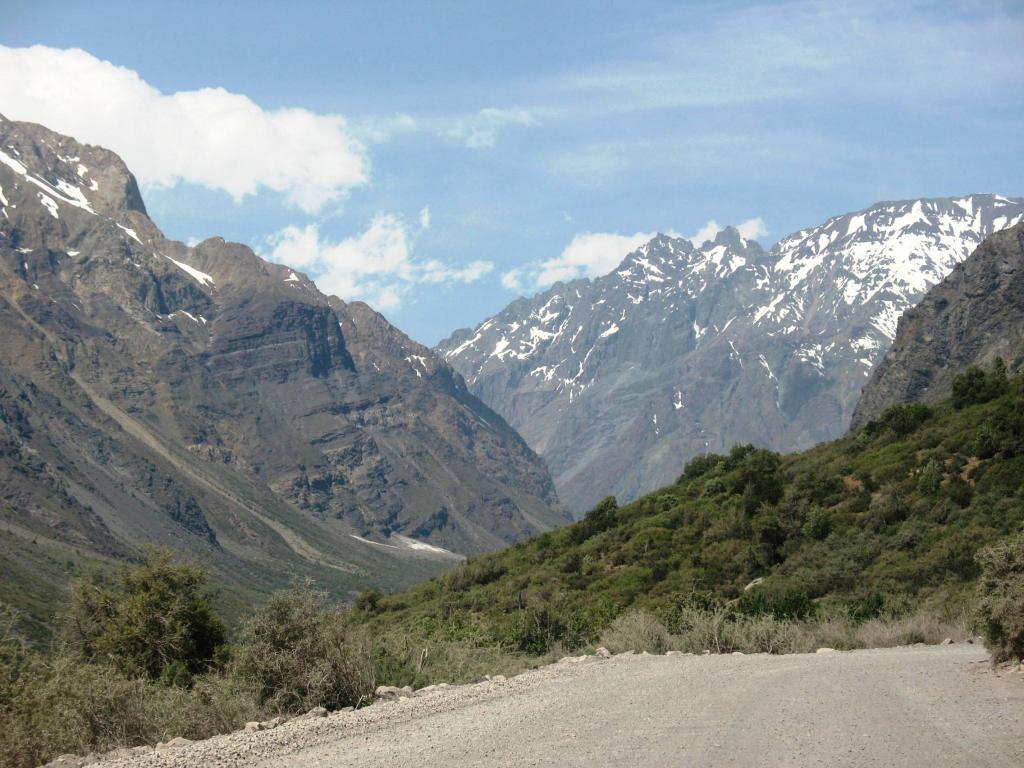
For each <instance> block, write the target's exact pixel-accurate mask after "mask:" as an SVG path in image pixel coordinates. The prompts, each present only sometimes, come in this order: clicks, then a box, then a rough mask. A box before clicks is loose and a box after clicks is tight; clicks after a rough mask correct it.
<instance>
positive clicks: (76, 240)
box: [0, 120, 563, 589]
mask: <svg viewBox="0 0 1024 768" xmlns="http://www.w3.org/2000/svg"><path fill="white" fill-rule="evenodd" d="M0 319H2V324H3V325H2V327H3V334H2V335H0V527H2V528H3V533H2V534H0V542H2V544H0V547H2V549H3V550H4V552H3V554H4V557H0V561H3V560H5V558H6V563H7V564H6V566H5V567H6V568H8V569H19V568H20V569H22V570H21V571H18V574H20V576H19V577H18V578H20V577H21V576H24V575H25V574H30V573H32V571H33V568H36V567H38V568H42V567H43V561H44V560H45V561H46V562H48V563H51V565H52V563H55V562H57V561H58V560H59V559H60V558H61V557H62V556H63V555H62V553H65V552H75V551H77V552H78V553H79V554H83V553H88V554H89V555H90V556H102V557H123V556H126V555H128V554H130V553H132V552H134V551H137V547H138V546H139V545H141V544H146V543H159V544H169V545H171V546H173V547H177V548H179V549H182V550H185V551H187V552H190V553H197V556H199V557H200V558H201V559H206V560H209V561H210V562H212V563H214V564H215V565H216V566H217V567H218V568H221V569H222V570H226V571H229V572H230V573H231V574H233V575H234V577H236V579H237V580H239V581H247V582H248V581H251V583H252V586H253V587H254V588H261V587H264V586H268V585H272V584H276V583H280V582H283V581H286V580H287V578H288V576H289V574H295V573H299V574H301V573H313V574H314V575H317V576H318V577H320V578H327V579H328V580H333V582H335V583H337V584H339V585H340V586H342V587H345V588H351V589H355V588H358V587H361V586H363V585H366V584H384V585H387V584H398V583H408V582H409V581H411V580H413V579H416V578H420V577H422V576H423V575H424V574H425V573H429V572H435V571H436V570H438V569H439V568H441V567H443V566H444V564H445V563H446V562H450V561H451V558H452V556H451V554H450V553H445V552H443V551H442V549H441V548H443V549H444V550H453V551H455V552H460V553H473V552H480V551H483V550H489V549H495V548H498V547H501V546H503V545H505V544H508V543H510V542H513V541H517V540H519V539H522V538H524V537H527V536H529V535H530V534H532V533H535V532H537V531H541V530H545V529H548V528H550V527H552V526H554V525H557V524H559V522H562V521H563V517H562V516H561V514H560V513H557V512H556V511H554V510H553V507H554V506H555V505H557V498H556V496H555V491H554V486H553V484H552V481H551V478H550V476H549V474H548V471H547V469H546V467H545V465H544V462H543V461H542V460H540V459H539V458H538V457H537V456H536V455H535V454H534V453H533V452H532V451H531V450H530V449H529V448H528V447H527V445H526V443H525V442H523V440H522V439H521V438H520V437H519V436H518V434H517V433H516V432H515V431H514V430H513V429H511V428H510V427H509V426H508V425H507V424H506V423H505V421H504V420H502V418H501V417H500V416H498V415H497V414H495V413H494V412H493V411H491V410H490V409H489V408H488V407H487V406H485V405H483V404H482V403H481V402H480V401H479V400H477V398H476V397H474V396H473V395H471V394H470V393H469V392H468V391H467V389H466V386H465V384H464V382H463V380H462V378H461V377H460V376H459V375H458V374H456V373H455V372H454V371H453V370H452V369H451V368H450V367H449V366H448V365H447V364H446V363H445V362H444V361H443V360H441V359H439V358H438V357H437V356H436V355H434V354H433V353H432V352H431V351H430V350H429V349H426V348H424V347H422V346H420V345H418V344H416V343H415V342H413V341H411V340H410V339H408V338H407V337H406V336H405V335H403V334H402V333H400V332H399V331H398V330H397V329H395V328H393V327H392V326H391V325H389V324H388V323H387V321H386V320H384V318H383V317H381V316H380V315H378V314H377V313H375V312H374V311H373V310H371V309H370V308H369V307H367V306H366V305H364V304H359V303H354V304H346V303H344V302H342V301H340V300H338V299H336V298H329V297H326V296H324V295H323V294H321V293H319V291H317V289H316V287H315V286H314V284H313V283H312V282H311V281H309V280H308V279H307V278H305V277H304V276H302V275H299V274H297V273H294V272H292V271H291V270H289V269H288V268H286V267H284V266H280V265H275V264H270V263H267V262H265V261H263V260H262V259H260V258H259V257H257V256H256V255H255V254H254V253H252V251H250V250H249V249H248V248H245V247H244V246H241V245H237V244H232V243H226V242H224V241H223V240H221V239H219V238H215V239H211V240H207V241H205V242H203V243H201V244H199V245H198V246H197V247H195V248H187V247H185V246H184V245H182V244H181V243H178V242H173V241H170V240H167V239H165V238H164V237H163V236H162V234H161V233H160V231H159V230H158V229H157V228H156V227H155V226H154V224H153V223H152V222H151V221H150V220H149V218H148V217H147V215H146V211H145V207H144V206H143V202H142V199H141V197H140V195H139V191H138V188H137V186H136V183H135V180H134V178H133V177H132V175H131V174H130V173H129V171H128V169H127V168H126V167H125V166H124V164H123V163H122V162H121V160H120V159H119V158H118V157H117V156H115V155H113V154H112V153H110V152H108V151H106V150H103V149H100V148H97V147H89V146H83V145H80V144H78V143H77V142H75V141H73V140H72V139H69V138H66V137H63V136H59V135H57V134H55V133H53V132H51V131H48V130H46V129H45V128H43V127H41V126H37V125H31V124H26V123H16V122H11V121H6V120H0ZM356 537H362V538H364V539H370V540H373V541H374V542H376V543H372V542H367V541H361V540H360V539H359V538H356ZM30 542H35V543H34V544H31V543H30ZM33 547H35V548H36V549H33ZM43 550H45V555H41V554H39V553H40V552H43ZM47 558H49V559H47ZM55 568H56V567H55ZM51 570H52V569H51ZM57 570H59V568H58V569H57ZM12 573H13V571H12ZM18 574H14V575H18ZM325 574H326V575H325ZM8 575H10V574H8ZM12 578H14V576H12ZM0 581H4V582H5V583H10V580H9V579H4V578H0Z"/></svg>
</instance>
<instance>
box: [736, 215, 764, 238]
mask: <svg viewBox="0 0 1024 768" xmlns="http://www.w3.org/2000/svg"><path fill="white" fill-rule="evenodd" d="M736 229H737V230H738V231H739V233H740V237H742V238H744V239H746V240H757V239H758V238H760V237H764V236H765V235H767V234H768V227H766V226H765V225H764V219H762V218H761V217H760V216H757V217H755V218H753V219H747V220H746V221H744V222H743V223H741V224H740V225H739V226H738V227H736Z"/></svg>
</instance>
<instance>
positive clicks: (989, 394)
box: [953, 357, 1009, 410]
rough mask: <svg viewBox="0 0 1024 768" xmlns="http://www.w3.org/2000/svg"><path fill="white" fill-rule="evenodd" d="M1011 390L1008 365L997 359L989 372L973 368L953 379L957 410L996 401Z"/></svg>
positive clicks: (954, 403) (954, 404)
mask: <svg viewBox="0 0 1024 768" xmlns="http://www.w3.org/2000/svg"><path fill="white" fill-rule="evenodd" d="M1008 390H1009V381H1008V380H1007V377H1006V363H1005V362H1004V361H1003V359H1002V358H1001V357H997V358H996V359H995V361H994V362H993V364H992V368H991V370H989V371H987V372H986V371H983V370H982V369H981V368H978V367H977V366H973V365H972V366H971V367H970V368H968V369H967V370H965V371H964V372H963V373H960V374H958V375H956V376H954V377H953V407H954V408H956V409H957V410H960V409H961V408H966V407H967V406H969V405H978V404H980V403H987V402H989V401H990V400H994V399H995V398H997V397H999V396H1000V395H1004V394H1006V392H1007V391H1008Z"/></svg>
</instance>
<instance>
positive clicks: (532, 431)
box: [438, 195, 1024, 513]
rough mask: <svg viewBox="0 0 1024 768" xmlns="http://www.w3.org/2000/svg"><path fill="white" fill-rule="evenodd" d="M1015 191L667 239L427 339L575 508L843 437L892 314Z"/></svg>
mask: <svg viewBox="0 0 1024 768" xmlns="http://www.w3.org/2000/svg"><path fill="white" fill-rule="evenodd" d="M1022 218H1024V200H1020V199H1010V198H1004V197H1001V196H999V195H969V196H967V197H963V198H935V199H928V200H907V201H902V202H884V203H878V204H877V205H874V206H872V207H871V208H868V209H866V210H863V211H859V212H856V213H850V214H845V215H842V216H836V217H834V218H832V219H829V220H828V221H826V222H825V223H823V224H822V225H820V226H818V227H813V228H811V229H806V230H802V231H800V232H796V233H794V234H792V235H789V236H788V237H785V238H783V239H782V240H781V241H779V243H777V244H776V245H775V246H774V247H773V248H772V249H771V250H770V251H765V250H764V249H762V248H761V247H760V245H758V243H756V242H754V241H752V240H747V239H744V238H743V237H741V236H740V235H739V233H738V232H737V231H736V230H734V229H727V230H725V231H723V232H721V233H719V234H718V236H717V237H716V238H715V239H714V240H710V241H707V242H705V243H703V244H701V245H699V246H695V245H693V244H691V243H690V242H689V240H686V239H684V238H672V237H666V236H664V235H659V236H658V237H656V238H654V239H653V240H651V241H650V242H649V243H647V244H645V245H644V246H642V247H641V248H640V249H638V250H637V251H636V252H634V253H631V254H629V255H627V256H626V257H625V259H624V260H623V261H622V263H621V264H620V265H619V266H618V268H617V269H616V270H615V271H613V272H611V273H610V274H608V275H605V276H604V277H600V278H597V279H594V280H578V281H575V282H572V283H567V284H563V283H558V284H556V285H554V286H552V287H551V288H550V289H548V290H547V291H544V292H543V293H540V294H538V295H536V296H534V297H532V298H523V299H519V300H517V301H515V302H513V303H512V304H510V305H509V306H508V307H506V308H505V309H504V310H503V311H502V312H500V313H499V314H497V315H495V316H494V317H492V318H490V319H488V320H487V321H485V322H484V323H481V324H480V325H479V326H478V327H476V328H474V329H472V330H468V329H467V330H461V331H457V332H456V333H455V334H453V335H452V336H451V337H450V338H449V339H447V340H445V341H444V342H442V343H441V344H440V345H438V351H439V352H441V353H442V354H443V355H444V357H445V359H446V360H447V361H448V362H449V363H451V364H452V366H454V367H455V368H456V370H458V371H460V372H461V373H462V374H463V376H465V378H466V381H467V382H468V383H469V386H470V389H471V390H472V391H473V392H474V393H475V394H477V395H478V396H480V398H481V399H482V400H483V401H484V402H486V403H487V404H488V405H490V406H491V407H493V408H494V409H495V410H496V411H498V412H499V413H500V414H502V415H503V416H504V417H505V418H506V419H507V420H508V421H509V423H510V424H512V425H513V426H514V427H515V428H516V429H517V430H519V432H520V434H522V435H523V437H525V438H526V440H527V442H528V443H529V444H530V445H531V446H532V447H533V448H534V449H535V450H536V451H537V452H538V453H540V454H541V456H543V457H544V458H546V459H547V461H548V465H549V466H550V467H551V471H552V474H553V475H554V476H555V482H556V485H557V486H558V491H559V495H560V496H561V498H562V500H563V502H565V503H566V504H567V505H568V506H569V507H570V508H571V509H572V510H573V511H574V512H576V513H580V512H583V511H586V510H587V509H589V508H591V507H592V506H593V505H594V504H595V503H596V502H597V501H598V500H600V499H601V498H602V497H603V496H605V495H607V494H614V495H616V496H617V497H619V499H620V500H627V499H631V498H635V497H637V496H638V495H640V494H642V493H644V492H647V491H651V490H654V489H655V488H658V487H660V486H663V485H665V484H667V483H671V482H672V481H673V480H674V479H675V478H676V477H677V476H678V475H679V473H680V471H681V470H682V467H683V465H684V464H685V462H686V461H687V460H688V459H690V458H692V457H693V456H695V455H698V454H701V453H704V452H706V451H716V452H722V451H727V450H728V449H729V448H730V447H731V446H732V445H734V444H736V443H747V442H751V443H755V444H758V445H763V446H767V447H770V448H774V449H776V450H780V451H794V450H800V449H804V448H807V447H809V446H811V445H813V444H815V443H818V442H821V441H823V440H829V439H833V438H835V437H838V436H840V435H842V434H843V433H844V432H845V431H846V429H847V428H848V425H849V422H850V416H851V414H852V413H853V409H854V406H855V405H856V403H857V400H858V399H859V396H860V390H861V387H862V386H863V385H864V383H865V382H866V381H867V377H868V375H869V374H870V372H871V370H872V369H873V367H874V366H875V364H876V363H877V362H878V361H879V360H880V359H881V357H882V355H883V354H884V353H885V351H886V349H888V347H889V344H890V343H891V342H892V339H893V337H894V335H895V332H896V322H897V320H898V318H899V316H900V315H901V314H902V312H903V311H904V310H906V309H907V308H909V307H911V306H913V305H914V304H916V303H917V302H918V301H920V299H921V297H922V296H924V294H925V292H926V291H927V290H928V289H929V288H930V287H931V286H932V285H934V284H935V283H937V282H939V281H940V280H942V278H943V277H945V276H946V275H947V274H949V272H950V271H951V270H952V269H953V267H954V266H955V265H956V264H958V263H960V262H961V261H962V260H963V259H964V258H966V257H967V255H968V254H969V253H970V252H971V251H972V250H973V249H974V248H975V247H976V246H977V245H978V243H980V242H981V240H982V238H983V237H985V236H987V235H989V234H991V233H992V232H995V231H998V230H1000V229H1003V228H1005V227H1007V226H1010V225H1012V224H1014V223H1016V222H1017V221H1020V220H1021V219H1022Z"/></svg>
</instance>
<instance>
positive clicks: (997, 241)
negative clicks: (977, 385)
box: [853, 223, 1024, 428]
mask: <svg viewBox="0 0 1024 768" xmlns="http://www.w3.org/2000/svg"><path fill="white" fill-rule="evenodd" d="M997 357H1002V358H1003V360H1004V361H1005V362H1006V363H1007V365H1008V368H1009V369H1010V370H1011V371H1018V370H1020V369H1021V368H1022V367H1024V223H1022V224H1017V225H1016V226H1014V227H1011V228H1010V229H1005V230H1003V231H1001V232H998V233H996V234H994V235H992V236H991V237H989V238H987V239H986V240H985V242H983V243H982V244H981V245H980V246H978V249H977V250H976V251H974V253H972V254H971V256H970V257H969V258H968V259H967V260H966V261H965V262H963V263H962V264H958V265H957V266H956V268H955V269H954V270H953V271H952V272H951V273H950V274H949V276H948V277H946V279H945V280H943V281H942V282H941V283H939V284H938V285H936V286H935V287H934V288H932V289H931V290H930V291H928V295H927V296H925V297H924V299H923V300H922V301H921V303H920V304H918V305H917V306H916V307H913V308H912V309H909V310H907V311H906V312H905V313H904V315H903V316H902V317H901V318H900V322H899V327H898V329H897V331H896V340H895V341H894V342H893V344H892V347H891V348H890V349H889V352H888V353H887V354H886V356H885V358H884V359H883V360H882V362H881V363H879V365H878V367H877V368H875V371H874V373H873V374H872V376H871V380H870V381H869V382H868V384H867V386H866V387H864V394H863V395H862V396H861V399H860V402H859V403H858V404H857V409H856V410H855V411H854V414H853V427H854V428H857V427H860V426H863V425H864V424H866V423H868V422H869V421H871V420H872V419H875V418H878V416H880V415H881V414H882V412H883V411H884V410H885V409H886V408H888V407H889V406H891V405H896V404H899V403H911V402H917V401H925V402H936V401H938V400H942V399H944V398H946V397H949V395H950V391H951V385H952V381H953V377H954V376H956V375H957V374H958V373H960V372H962V371H963V370H964V369H965V368H967V367H969V366H972V365H976V366H982V367H988V366H989V365H990V364H991V363H992V362H993V361H994V360H995V358H997Z"/></svg>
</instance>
